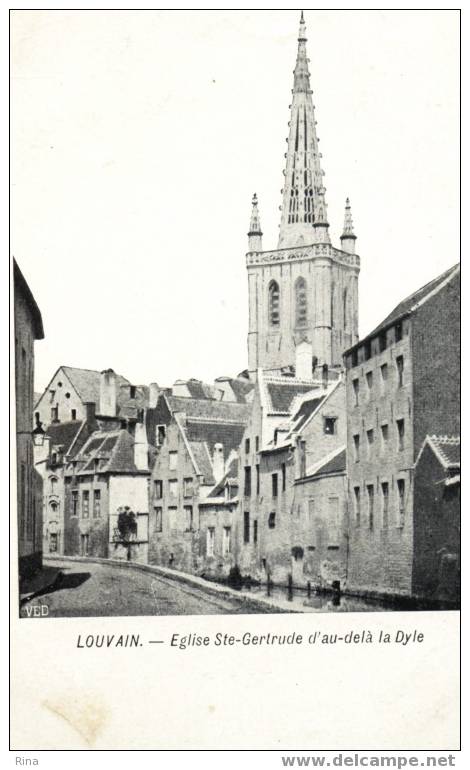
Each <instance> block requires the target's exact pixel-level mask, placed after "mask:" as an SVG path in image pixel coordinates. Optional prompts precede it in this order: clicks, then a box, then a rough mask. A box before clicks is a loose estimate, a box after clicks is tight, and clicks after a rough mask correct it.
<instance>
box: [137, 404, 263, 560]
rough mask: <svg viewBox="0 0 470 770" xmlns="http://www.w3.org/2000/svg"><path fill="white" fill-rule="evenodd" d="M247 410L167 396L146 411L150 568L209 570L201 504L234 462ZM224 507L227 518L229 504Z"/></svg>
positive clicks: (209, 549) (209, 546)
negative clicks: (151, 452) (151, 455)
mask: <svg viewBox="0 0 470 770" xmlns="http://www.w3.org/2000/svg"><path fill="white" fill-rule="evenodd" d="M248 410H249V407H248V406H247V405H245V404H239V403H228V402H227V403H226V402H223V401H222V402H221V401H214V400H210V399H194V398H182V397H178V396H172V395H170V394H168V393H163V394H161V395H160V397H159V399H158V401H157V404H156V407H155V408H154V409H150V410H149V414H148V415H147V431H148V432H147V435H148V437H149V440H150V441H151V442H154V445H155V448H156V452H157V454H156V458H155V463H154V466H153V469H152V474H151V481H150V488H149V511H150V543H149V561H150V562H151V563H154V564H163V565H165V566H172V567H174V568H175V569H181V570H183V571H186V572H193V573H198V574H201V573H202V572H203V571H204V570H205V569H207V567H208V566H209V567H210V568H211V569H212V566H213V565H212V562H211V559H212V558H213V553H214V554H215V550H214V548H213V547H212V543H211V542H210V541H209V537H211V535H208V534H207V532H208V528H209V529H210V528H211V527H212V525H207V526H206V527H204V526H201V522H202V520H203V518H204V516H205V517H206V522H207V515H208V514H207V508H206V509H205V512H204V515H203V514H202V510H201V507H200V504H201V503H203V502H204V501H205V500H206V498H207V497H208V495H209V493H210V492H211V491H212V490H213V489H214V487H216V485H217V484H218V483H219V482H220V481H221V480H222V479H223V477H224V476H225V475H226V473H227V472H228V470H229V468H230V467H231V465H232V461H233V460H234V459H235V458H236V455H237V451H238V448H239V445H240V441H241V437H242V435H243V431H244V429H245V425H246V422H247V419H248ZM217 497H218V495H217ZM214 505H215V498H214ZM223 507H224V511H226V512H227V511H228V513H229V514H231V510H232V504H230V505H229V506H223ZM224 526H230V525H229V524H225V525H224ZM216 529H217V528H216Z"/></svg>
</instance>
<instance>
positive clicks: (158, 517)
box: [153, 506, 163, 532]
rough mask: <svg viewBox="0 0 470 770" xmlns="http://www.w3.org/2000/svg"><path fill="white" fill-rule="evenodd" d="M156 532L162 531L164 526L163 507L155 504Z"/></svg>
mask: <svg viewBox="0 0 470 770" xmlns="http://www.w3.org/2000/svg"><path fill="white" fill-rule="evenodd" d="M153 510H154V511H155V532H161V531H162V526H163V509H162V508H160V506H155V507H154V509H153Z"/></svg>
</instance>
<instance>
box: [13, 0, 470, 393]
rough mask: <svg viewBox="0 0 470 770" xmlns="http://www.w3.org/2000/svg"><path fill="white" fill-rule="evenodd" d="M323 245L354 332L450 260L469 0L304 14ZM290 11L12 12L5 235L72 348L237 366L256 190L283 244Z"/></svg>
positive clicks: (166, 362)
mask: <svg viewBox="0 0 470 770" xmlns="http://www.w3.org/2000/svg"><path fill="white" fill-rule="evenodd" d="M305 20H306V24H307V36H308V43H307V50H308V55H309V58H310V72H311V85H312V88H313V101H314V104H315V107H316V119H317V121H318V125H317V130H318V136H319V137H320V150H321V152H322V155H323V160H322V163H323V168H324V170H325V186H326V190H327V192H326V200H327V203H328V215H329V221H330V225H331V227H330V232H331V236H332V241H333V245H336V246H339V236H340V234H341V228H342V223H343V214H344V201H345V198H346V197H347V196H349V197H350V199H351V205H352V214H353V219H354V224H355V231H356V235H357V237H358V240H357V243H356V246H357V252H358V254H359V255H360V256H361V274H360V279H359V334H360V336H364V335H366V334H367V333H368V332H369V331H370V330H371V329H372V328H374V326H375V325H377V323H378V322H379V321H380V320H381V319H382V318H383V317H385V316H386V315H387V314H388V313H389V311H390V310H391V309H392V308H393V307H394V305H396V304H397V303H398V302H399V301H400V300H401V299H403V298H404V297H406V296H407V295H409V294H410V293H411V292H413V291H414V290H415V289H417V288H419V287H420V286H421V285H423V284H424V283H426V282H427V281H429V280H431V279H432V278H433V277H435V276H436V275H438V274H439V273H441V272H443V271H444V270H446V269H447V268H448V267H450V266H451V265H453V264H455V263H456V262H458V261H459V259H460V253H459V16H458V12H457V11H432V10H421V11H312V10H310V11H306V12H305ZM298 22H299V13H298V11H290V10H289V11H264V10H263V11H260V10H258V11H256V10H251V11H241V10H237V11H235V10H234V11H135V10H131V11H35V10H30V11H13V12H12V16H11V36H12V43H11V77H12V86H11V250H12V254H13V256H14V257H15V258H16V260H17V262H18V263H19V265H20V267H21V269H22V271H23V273H24V275H25V277H26V279H27V281H28V283H29V285H30V287H31V289H32V291H33V293H34V295H35V297H36V300H37V302H38V304H39V307H40V309H41V312H42V316H43V322H44V328H45V339H44V340H42V341H40V342H37V343H36V383H35V389H36V390H39V391H40V390H42V389H43V388H45V387H46V385H47V383H48V381H49V380H50V378H51V377H52V375H53V373H54V372H55V370H56V369H57V368H58V367H59V366H60V365H68V366H77V367H83V368H88V369H98V370H102V369H105V368H109V367H111V368H113V369H115V371H117V372H119V373H120V374H122V375H124V376H125V377H127V378H128V379H129V380H130V381H132V382H134V383H135V384H148V383H150V382H158V383H159V384H160V385H167V386H168V385H171V384H172V383H173V382H174V381H175V380H176V379H178V378H180V379H186V378H189V377H196V378H198V379H203V380H205V381H207V382H211V381H212V380H213V379H214V378H215V377H217V376H221V375H236V374H237V373H238V372H240V371H241V370H243V369H244V368H246V365H247V344H246V336H247V326H248V291H247V278H246V266H245V254H246V251H247V236H246V233H247V231H248V225H249V217H250V209H251V205H250V202H251V197H252V195H253V193H254V192H255V191H256V192H257V194H258V198H259V208H260V215H261V224H262V229H263V233H264V238H263V246H264V248H265V249H272V248H276V246H277V237H278V225H279V221H280V212H279V206H280V204H281V187H282V184H283V176H282V170H283V164H284V153H285V151H286V137H287V133H288V127H287V122H288V120H289V105H290V96H291V89H292V80H293V76H292V71H293V69H294V64H295V58H296V50H297V33H298Z"/></svg>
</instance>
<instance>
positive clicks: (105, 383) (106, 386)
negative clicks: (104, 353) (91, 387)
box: [100, 369, 117, 417]
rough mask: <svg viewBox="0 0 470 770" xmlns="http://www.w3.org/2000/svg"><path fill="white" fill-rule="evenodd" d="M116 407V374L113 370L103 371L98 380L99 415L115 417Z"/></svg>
mask: <svg viewBox="0 0 470 770" xmlns="http://www.w3.org/2000/svg"><path fill="white" fill-rule="evenodd" d="M116 407H117V390H116V374H115V372H114V371H113V369H105V370H104V371H102V372H101V379H100V415H102V416H103V417H116Z"/></svg>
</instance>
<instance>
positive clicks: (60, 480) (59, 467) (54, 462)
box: [34, 403, 97, 555]
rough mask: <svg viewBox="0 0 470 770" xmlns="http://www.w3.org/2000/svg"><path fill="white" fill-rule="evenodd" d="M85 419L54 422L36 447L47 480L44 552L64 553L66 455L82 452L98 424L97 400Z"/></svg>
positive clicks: (40, 469)
mask: <svg viewBox="0 0 470 770" xmlns="http://www.w3.org/2000/svg"><path fill="white" fill-rule="evenodd" d="M86 406H87V417H86V419H85V420H70V421H68V422H56V423H52V424H51V425H49V426H48V428H47V433H45V434H44V438H43V443H42V445H41V446H35V447H34V463H35V467H36V470H37V472H38V473H39V474H40V475H41V477H42V480H43V533H42V534H43V553H44V554H46V555H48V554H57V555H60V554H63V553H64V542H65V537H64V534H65V530H64V527H65V482H64V470H65V465H66V458H67V457H72V456H73V455H74V454H75V453H76V452H78V451H79V450H80V449H81V447H82V446H83V444H84V443H85V442H86V440H87V439H88V437H89V435H90V433H91V432H92V431H94V430H95V429H96V427H97V423H96V420H95V404H94V403H90V404H87V405H86Z"/></svg>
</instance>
